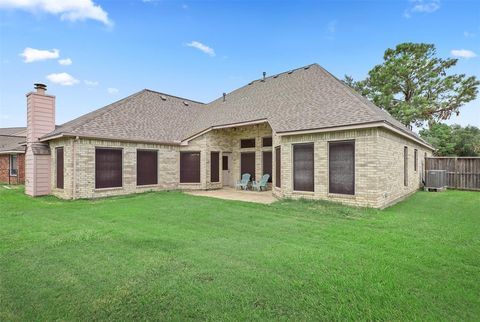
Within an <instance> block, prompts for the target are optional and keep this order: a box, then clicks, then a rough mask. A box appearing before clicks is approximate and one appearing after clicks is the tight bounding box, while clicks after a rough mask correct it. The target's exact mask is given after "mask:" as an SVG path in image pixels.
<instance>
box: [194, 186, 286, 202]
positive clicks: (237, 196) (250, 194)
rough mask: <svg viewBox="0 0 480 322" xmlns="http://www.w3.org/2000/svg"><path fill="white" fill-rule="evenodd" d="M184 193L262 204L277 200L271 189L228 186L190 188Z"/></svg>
mask: <svg viewBox="0 0 480 322" xmlns="http://www.w3.org/2000/svg"><path fill="white" fill-rule="evenodd" d="M185 193H187V194H189V195H192V196H203V197H211V198H218V199H227V200H238V201H246V202H256V203H263V204H271V203H272V202H274V201H277V200H278V199H277V198H275V197H274V196H273V195H272V192H271V191H262V192H258V191H243V190H235V189H234V188H229V187H227V188H223V189H218V190H192V191H185Z"/></svg>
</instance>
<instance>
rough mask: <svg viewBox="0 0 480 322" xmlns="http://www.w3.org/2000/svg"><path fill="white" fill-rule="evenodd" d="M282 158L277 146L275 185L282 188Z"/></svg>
mask: <svg viewBox="0 0 480 322" xmlns="http://www.w3.org/2000/svg"><path fill="white" fill-rule="evenodd" d="M281 173H282V158H281V149H280V147H279V146H277V147H276V148H275V187H277V188H280V186H281V185H282V177H281Z"/></svg>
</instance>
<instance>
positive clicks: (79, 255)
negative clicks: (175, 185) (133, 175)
mask: <svg viewBox="0 0 480 322" xmlns="http://www.w3.org/2000/svg"><path fill="white" fill-rule="evenodd" d="M479 206H480V193H476V192H460V191H448V192H445V193H426V192H419V193H417V194H415V195H414V196H413V197H411V198H410V199H408V200H407V201H405V202H402V203H400V204H398V205H396V206H394V207H391V208H389V209H386V210H383V211H377V210H366V209H355V208H349V207H343V206H339V205H336V204H330V203H325V202H307V201H282V202H277V203H274V204H272V205H260V204H251V203H242V202H235V201H223V200H218V199H209V198H205V197H193V196H189V195H186V194H183V193H180V192H162V193H147V194H141V195H136V196H129V197H118V198H110V199H103V200H97V201H86V200H81V201H62V200H58V199H56V198H54V197H44V198H36V199H31V198H29V197H26V196H25V195H23V191H22V190H21V189H14V190H7V189H4V188H0V320H1V321H11V320H13V321H15V320H18V321H20V320H21V321H24V320H32V321H46V320H82V321H88V320H93V319H97V320H98V319H101V320H104V319H112V320H132V319H137V320H153V319H154V320H159V319H165V320H179V321H185V320H214V321H227V320H247V319H248V320H293V321H301V320H313V319H315V320H345V319H348V320H437V321H438V320H451V321H460V320H479V319H480V210H479Z"/></svg>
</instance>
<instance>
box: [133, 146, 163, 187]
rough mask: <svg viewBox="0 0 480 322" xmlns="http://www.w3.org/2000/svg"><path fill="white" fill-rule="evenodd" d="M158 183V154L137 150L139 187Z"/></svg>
mask: <svg viewBox="0 0 480 322" xmlns="http://www.w3.org/2000/svg"><path fill="white" fill-rule="evenodd" d="M157 183H158V152H157V151H152V150H137V185H138V186H143V185H148V184H157Z"/></svg>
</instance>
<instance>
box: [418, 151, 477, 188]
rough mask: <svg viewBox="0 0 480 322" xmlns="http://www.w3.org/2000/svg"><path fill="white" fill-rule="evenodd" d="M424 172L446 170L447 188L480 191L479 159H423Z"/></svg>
mask: <svg viewBox="0 0 480 322" xmlns="http://www.w3.org/2000/svg"><path fill="white" fill-rule="evenodd" d="M425 170H426V171H428V170H446V171H447V186H448V187H449V188H455V189H465V190H480V157H432V158H425Z"/></svg>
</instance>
